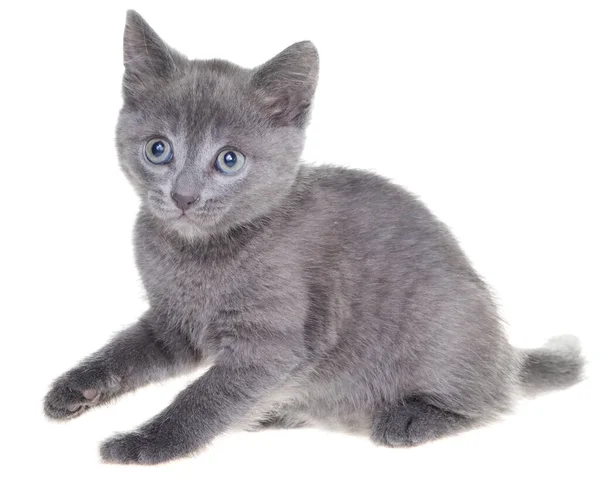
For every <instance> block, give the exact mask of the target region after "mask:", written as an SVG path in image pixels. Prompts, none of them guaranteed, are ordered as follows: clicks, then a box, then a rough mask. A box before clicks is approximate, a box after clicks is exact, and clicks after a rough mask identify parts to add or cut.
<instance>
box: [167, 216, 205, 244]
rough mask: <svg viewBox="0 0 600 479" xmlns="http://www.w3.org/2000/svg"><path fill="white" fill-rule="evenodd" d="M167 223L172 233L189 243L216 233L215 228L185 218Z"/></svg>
mask: <svg viewBox="0 0 600 479" xmlns="http://www.w3.org/2000/svg"><path fill="white" fill-rule="evenodd" d="M166 223H167V227H168V228H169V229H170V230H171V231H173V232H174V233H176V234H177V235H178V236H180V237H182V238H184V239H186V240H188V241H197V240H201V239H205V238H208V237H209V236H211V235H212V234H213V233H214V231H213V229H214V228H212V227H211V225H209V224H206V225H200V224H198V223H196V222H194V221H192V220H190V219H188V218H185V217H180V218H178V219H176V220H170V221H167V222H166Z"/></svg>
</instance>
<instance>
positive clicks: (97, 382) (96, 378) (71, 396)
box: [44, 369, 117, 420]
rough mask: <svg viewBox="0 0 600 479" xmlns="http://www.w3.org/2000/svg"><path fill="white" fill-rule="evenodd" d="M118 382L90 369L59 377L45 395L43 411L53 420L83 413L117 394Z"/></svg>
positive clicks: (73, 371)
mask: <svg viewBox="0 0 600 479" xmlns="http://www.w3.org/2000/svg"><path fill="white" fill-rule="evenodd" d="M116 383H117V381H116V379H115V378H112V377H110V376H109V375H107V374H105V373H101V372H99V371H97V370H91V369H75V370H72V371H70V372H68V373H66V374H65V375H64V376H61V377H60V378H58V379H57V380H56V381H55V382H54V384H53V385H52V387H51V388H50V391H49V392H48V394H46V397H45V398H44V412H45V414H46V416H47V417H48V418H50V419H55V420H66V419H72V418H75V417H77V416H80V415H81V414H83V413H84V412H85V411H87V410H88V409H90V408H91V407H93V406H95V405H97V404H100V403H101V402H105V401H107V400H108V399H110V397H111V396H113V395H114V390H115V385H116Z"/></svg>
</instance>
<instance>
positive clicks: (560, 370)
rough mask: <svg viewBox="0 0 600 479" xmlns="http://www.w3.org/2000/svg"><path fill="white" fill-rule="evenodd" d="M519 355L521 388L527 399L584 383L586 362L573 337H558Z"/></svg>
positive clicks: (577, 342)
mask: <svg viewBox="0 0 600 479" xmlns="http://www.w3.org/2000/svg"><path fill="white" fill-rule="evenodd" d="M521 354H522V359H521V361H522V362H521V370H520V379H521V388H522V390H523V392H524V393H525V395H527V396H535V395H537V394H540V393H544V392H547V391H551V390H554V389H564V388H567V387H569V386H572V385H574V384H576V383H578V382H579V381H581V380H582V379H583V367H584V364H585V361H584V359H583V358H582V356H581V347H580V345H579V339H577V338H576V337H575V336H570V335H565V336H557V337H554V338H552V339H550V340H549V341H548V342H547V343H546V344H545V345H544V346H543V347H541V348H539V349H525V350H521Z"/></svg>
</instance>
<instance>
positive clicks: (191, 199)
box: [171, 193, 200, 211]
mask: <svg viewBox="0 0 600 479" xmlns="http://www.w3.org/2000/svg"><path fill="white" fill-rule="evenodd" d="M171 198H173V201H174V202H175V204H176V205H177V207H178V208H179V209H180V210H181V211H185V210H187V209H188V208H189V207H190V206H192V205H193V204H194V203H195V202H196V201H198V198H200V197H199V196H188V195H180V194H179V193H171Z"/></svg>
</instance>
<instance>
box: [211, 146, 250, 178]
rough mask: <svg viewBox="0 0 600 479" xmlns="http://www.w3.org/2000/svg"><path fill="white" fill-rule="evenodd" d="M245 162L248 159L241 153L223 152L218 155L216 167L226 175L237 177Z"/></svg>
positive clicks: (235, 151) (233, 151)
mask: <svg viewBox="0 0 600 479" xmlns="http://www.w3.org/2000/svg"><path fill="white" fill-rule="evenodd" d="M245 162H246V157H245V156H244V155H243V154H242V153H240V152H239V151H237V150H223V151H221V153H219V154H218V155H217V161H216V162H215V167H216V168H217V170H219V171H220V172H221V173H224V174H225V175H235V174H236V173H237V172H239V171H240V170H241V169H242V167H243V166H244V163H245Z"/></svg>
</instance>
